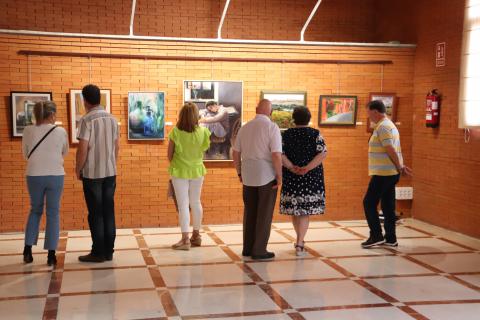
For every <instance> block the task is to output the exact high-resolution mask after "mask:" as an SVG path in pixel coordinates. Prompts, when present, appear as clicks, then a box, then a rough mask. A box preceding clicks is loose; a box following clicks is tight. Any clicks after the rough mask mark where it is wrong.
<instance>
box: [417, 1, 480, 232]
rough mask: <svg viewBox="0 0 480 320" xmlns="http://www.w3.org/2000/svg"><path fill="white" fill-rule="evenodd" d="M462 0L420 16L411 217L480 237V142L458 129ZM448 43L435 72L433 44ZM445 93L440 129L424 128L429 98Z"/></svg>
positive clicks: (422, 5) (433, 4) (423, 10)
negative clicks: (433, 92) (441, 64)
mask: <svg viewBox="0 0 480 320" xmlns="http://www.w3.org/2000/svg"><path fill="white" fill-rule="evenodd" d="M463 10H464V1H449V0H442V1H433V0H431V1H421V2H419V3H418V4H417V6H416V11H417V14H418V16H419V18H421V21H420V23H418V47H417V53H416V57H415V78H414V83H415V91H414V106H415V107H414V109H413V111H414V117H415V120H414V124H413V166H414V169H415V178H414V179H413V182H414V190H415V191H414V193H415V195H414V199H415V200H414V201H413V215H414V216H415V217H416V218H418V219H421V220H425V221H427V222H430V223H433V224H436V225H439V226H442V227H445V228H449V229H452V230H455V231H459V232H462V233H466V234H470V235H473V236H476V237H480V228H479V226H480V197H479V196H478V193H479V191H480V141H478V140H477V141H471V142H470V143H468V144H467V143H465V142H464V132H463V130H461V129H458V124H457V122H458V94H459V89H458V88H459V74H460V50H461V45H462V39H461V34H462V28H463V15H464V12H463ZM438 42H446V59H447V60H446V66H445V67H440V68H436V67H435V56H434V54H435V44H436V43H438ZM433 88H438V89H439V90H440V91H441V93H442V94H443V101H442V105H441V119H440V121H441V123H440V127H439V128H438V129H431V128H426V127H425V120H424V119H425V111H424V105H425V95H426V93H427V92H428V91H429V90H431V89H433Z"/></svg>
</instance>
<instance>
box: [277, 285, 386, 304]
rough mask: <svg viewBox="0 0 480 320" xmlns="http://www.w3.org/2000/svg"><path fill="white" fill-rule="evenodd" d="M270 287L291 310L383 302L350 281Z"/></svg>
mask: <svg viewBox="0 0 480 320" xmlns="http://www.w3.org/2000/svg"><path fill="white" fill-rule="evenodd" d="M271 286H272V288H273V289H274V290H275V291H276V292H278V293H279V294H280V295H281V296H282V297H283V298H284V299H285V300H286V301H287V302H288V303H289V304H290V305H291V306H292V307H293V308H311V307H326V306H343V305H355V304H371V303H384V302H385V301H384V300H383V299H381V298H379V297H378V296H376V295H374V294H373V293H371V292H370V291H368V290H367V289H365V288H363V287H362V286H360V285H359V284H357V283H355V282H353V281H351V280H340V281H321V282H294V283H279V284H272V285H271Z"/></svg>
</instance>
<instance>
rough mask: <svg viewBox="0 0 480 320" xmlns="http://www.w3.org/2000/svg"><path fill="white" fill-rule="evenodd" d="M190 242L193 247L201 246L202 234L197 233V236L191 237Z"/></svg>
mask: <svg viewBox="0 0 480 320" xmlns="http://www.w3.org/2000/svg"><path fill="white" fill-rule="evenodd" d="M190 244H191V245H192V247H200V246H201V245H202V236H201V235H199V234H198V235H196V236H195V237H193V236H192V237H191V238H190Z"/></svg>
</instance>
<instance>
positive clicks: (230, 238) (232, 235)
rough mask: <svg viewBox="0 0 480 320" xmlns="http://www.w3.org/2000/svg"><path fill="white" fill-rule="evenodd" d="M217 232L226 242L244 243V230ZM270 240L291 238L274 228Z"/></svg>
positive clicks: (284, 240) (281, 240)
mask: <svg viewBox="0 0 480 320" xmlns="http://www.w3.org/2000/svg"><path fill="white" fill-rule="evenodd" d="M215 234H216V235H217V237H219V238H220V239H221V240H222V241H223V242H224V243H226V244H242V243H243V231H219V232H215ZM268 242H269V243H274V242H289V240H288V239H287V238H285V237H284V236H282V235H281V234H279V233H278V232H276V231H275V230H272V231H271V232H270V239H269V240H268Z"/></svg>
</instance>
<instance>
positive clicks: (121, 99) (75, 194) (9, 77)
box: [0, 35, 414, 231]
mask: <svg viewBox="0 0 480 320" xmlns="http://www.w3.org/2000/svg"><path fill="white" fill-rule="evenodd" d="M34 49H35V50H52V51H74V52H78V51H81V52H104V53H108V52H114V53H131V54H142V53H144V54H152V55H167V54H168V55H203V56H209V55H212V54H214V55H218V56H234V57H235V56H237V57H252V56H256V57H273V58H275V57H277V58H278V57H288V58H308V59H315V58H323V59H360V60H362V59H379V60H383V59H385V60H392V61H393V64H392V65H387V66H385V67H384V72H383V89H384V91H386V92H387V91H394V92H397V94H398V96H399V97H400V105H399V114H398V115H399V117H398V121H400V122H401V125H400V130H401V134H402V143H403V147H404V152H405V156H406V161H407V162H408V163H411V162H412V158H411V149H410V146H411V145H412V135H411V125H412V122H411V114H412V103H413V96H412V92H413V81H412V80H413V72H414V49H385V48H359V47H344V48H339V47H292V46H260V45H255V46H252V45H248V46H247V45H233V46H232V45H221V44H214V45H211V44H190V43H175V42H171V43H167V42H147V41H143V42H141V41H118V40H96V39H76V38H69V39H64V38H55V37H29V36H12V35H0V61H2V63H1V64H0V96H1V97H2V98H1V99H0V121H1V123H3V124H4V125H3V126H0V143H1V148H0V165H1V168H0V196H1V202H0V220H1V221H2V224H1V227H0V231H11V230H21V229H22V228H23V225H24V222H25V219H26V215H27V212H28V195H27V192H26V186H25V181H24V167H25V162H24V160H23V159H22V156H21V153H20V144H21V141H20V140H18V139H12V138H11V137H10V127H11V120H10V119H11V118H10V111H9V108H10V106H9V94H10V91H11V90H28V89H29V87H31V90H33V91H52V92H53V98H54V100H55V101H56V102H57V104H58V106H59V108H58V109H59V111H58V118H59V120H60V121H62V122H63V125H64V127H66V128H68V126H69V123H68V112H67V105H68V102H67V93H68V92H69V89H72V88H81V87H82V86H83V85H84V84H86V83H89V82H93V83H96V84H98V85H99V86H100V87H102V88H106V89H111V90H112V113H113V114H114V115H115V116H116V117H118V119H119V120H120V121H121V122H122V125H121V134H122V135H121V151H120V162H119V178H118V189H117V194H116V205H117V222H118V226H119V227H133V226H159V225H161V226H168V225H176V224H177V217H176V214H175V211H174V206H173V203H172V202H171V201H169V200H167V198H166V184H167V180H168V174H167V170H166V169H167V158H166V152H167V145H166V143H165V142H148V143H146V142H132V141H127V125H126V119H127V116H126V114H127V111H126V110H127V93H128V91H135V90H137V91H139V90H162V91H165V92H166V120H167V121H172V122H175V121H176V117H177V113H178V110H179V107H180V106H181V103H182V81H183V80H185V79H218V80H243V81H244V113H243V119H244V120H250V119H252V118H253V117H254V108H255V105H256V103H257V101H258V99H259V96H260V91H261V90H263V89H277V90H282V89H284V90H304V91H307V92H308V95H307V99H308V101H307V102H308V105H309V106H310V108H311V110H312V114H313V122H314V123H316V118H317V115H318V99H319V96H320V94H336V93H340V94H353V95H358V97H359V106H360V107H359V112H358V121H360V122H363V125H358V126H357V127H356V128H341V129H335V128H322V130H321V131H322V133H323V135H324V137H325V139H326V142H327V145H328V148H329V156H328V158H327V160H326V163H325V171H326V184H327V197H328V199H327V207H328V211H327V213H326V215H325V216H324V217H321V218H322V219H335V220H338V219H354V218H355V219H361V218H362V217H363V210H362V196H363V193H364V191H365V189H366V186H367V183H368V177H367V140H368V137H369V135H368V134H367V132H366V127H365V125H364V124H365V121H366V115H365V112H364V108H363V106H364V105H365V104H366V102H367V99H368V94H369V92H372V91H379V90H380V89H381V82H382V73H381V70H382V68H381V67H380V66H379V65H341V66H339V67H338V66H337V65H326V64H283V65H282V64H274V63H229V62H214V63H211V62H188V61H187V62H186V61H158V60H156V61H154V60H151V61H150V60H147V61H145V60H135V59H132V60H128V59H99V58H93V59H92V60H91V61H89V60H88V59H87V58H72V57H35V56H32V57H30V65H31V83H30V84H29V83H28V71H29V70H28V61H27V57H25V56H19V55H18V54H17V51H18V50H34ZM90 64H91V66H90ZM90 67H91V70H92V73H91V74H90V72H89V70H90ZM167 129H168V130H170V129H171V127H169V128H167ZM74 154H75V147H71V149H70V152H69V154H68V156H67V157H66V160H65V168H66V174H67V175H66V180H65V191H64V197H63V200H62V209H61V223H62V228H64V229H82V228H86V227H87V219H86V209H85V205H84V199H83V193H82V188H81V184H80V183H79V182H78V181H76V180H75V179H74ZM207 168H208V175H207V177H206V180H205V187H204V192H203V195H202V201H203V204H204V209H205V218H204V221H205V223H230V222H240V221H241V217H242V210H243V206H242V200H241V187H240V185H239V183H238V181H237V177H236V174H235V170H234V168H233V164H232V163H208V164H207ZM403 183H404V184H410V182H409V181H408V180H405V181H403ZM402 210H404V212H405V214H406V215H408V213H409V204H408V203H407V204H406V205H405V206H404V208H403V209H402ZM275 219H277V220H278V219H285V218H283V217H280V216H279V215H278V214H276V216H275Z"/></svg>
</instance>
